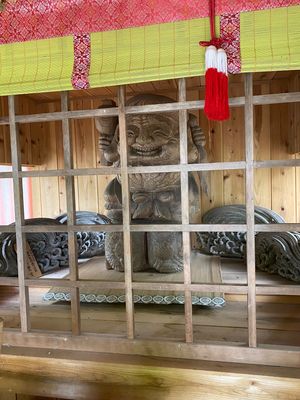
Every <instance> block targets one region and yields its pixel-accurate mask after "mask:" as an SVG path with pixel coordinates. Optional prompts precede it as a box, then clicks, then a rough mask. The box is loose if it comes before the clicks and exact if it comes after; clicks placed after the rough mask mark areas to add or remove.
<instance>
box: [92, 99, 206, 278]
mask: <svg viewBox="0 0 300 400" xmlns="http://www.w3.org/2000/svg"><path fill="white" fill-rule="evenodd" d="M171 102H173V100H172V99H170V98H167V97H163V96H158V95H137V96H134V97H132V98H131V99H130V100H129V101H128V103H127V105H129V106H136V105H145V104H162V103H171ZM110 106H111V107H113V106H115V103H114V102H112V101H105V102H104V103H103V105H102V106H101V107H110ZM126 124H127V135H128V165H130V166H146V165H167V164H168V165H170V164H178V163H179V162H180V152H179V120H178V113H174V112H173V113H172V112H168V113H155V114H141V115H140V114H139V115H128V116H127V118H126ZM187 125H188V126H187V128H188V161H189V163H195V162H199V161H203V159H204V158H205V150H204V145H205V137H204V135H203V133H202V131H201V129H200V128H199V126H198V124H197V120H196V117H195V116H194V115H193V114H188V122H187ZM96 128H97V130H98V132H99V148H100V151H101V153H102V157H104V161H105V162H106V164H107V165H114V166H119V163H120V156H119V127H118V118H117V117H99V118H96ZM129 187H130V207H131V219H132V223H134V224H135V223H143V224H145V223H153V224H159V223H181V201H180V198H181V195H180V193H181V189H180V173H178V172H168V173H147V174H131V175H130V179H129ZM198 190H199V189H198V186H197V183H196V179H195V177H194V176H192V174H190V176H189V202H190V222H191V223H193V222H194V223H195V222H198V220H197V212H198V211H199V204H198V202H199V192H198ZM105 207H106V209H107V211H108V212H107V215H108V217H109V218H110V219H111V220H112V222H113V223H122V194H121V177H120V176H117V177H116V178H115V179H113V180H112V181H111V182H110V183H109V184H108V186H107V188H106V191H105ZM131 238H132V239H131V240H132V266H133V271H143V270H146V269H149V268H154V269H155V270H157V271H158V272H162V273H168V272H177V271H181V270H182V269H183V259H182V235H181V233H180V232H149V233H143V232H134V233H133V234H132V235H131ZM105 256H106V265H107V268H108V269H115V270H117V271H124V263H123V237H122V233H119V232H116V233H107V235H106V241H105Z"/></svg>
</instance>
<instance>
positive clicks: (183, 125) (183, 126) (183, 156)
mask: <svg viewBox="0 0 300 400" xmlns="http://www.w3.org/2000/svg"><path fill="white" fill-rule="evenodd" d="M178 99H179V102H184V101H186V82H185V79H184V78H182V79H179V80H178ZM179 137H180V165H187V164H188V132H187V110H180V111H179ZM180 181H181V185H180V187H181V220H182V221H181V222H182V224H185V225H188V224H189V222H190V221H189V208H190V204H189V175H188V172H187V171H181V173H180ZM182 253H183V268H184V269H183V272H184V287H185V289H184V298H185V302H184V316H185V340H186V342H187V343H192V342H193V306H192V293H191V290H190V288H189V285H190V284H191V240H190V232H187V231H183V232H182Z"/></svg>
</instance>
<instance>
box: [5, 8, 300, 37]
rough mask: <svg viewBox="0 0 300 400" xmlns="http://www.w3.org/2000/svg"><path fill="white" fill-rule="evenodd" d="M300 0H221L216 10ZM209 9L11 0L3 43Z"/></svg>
mask: <svg viewBox="0 0 300 400" xmlns="http://www.w3.org/2000/svg"><path fill="white" fill-rule="evenodd" d="M297 4H300V0H230V1H229V0H216V15H222V14H236V13H239V12H242V11H253V10H260V9H265V8H273V7H287V6H291V5H297ZM208 15H209V1H208V0H84V1H83V0H7V2H6V3H5V9H4V11H2V12H0V43H11V42H22V41H27V40H37V39H47V38H50V37H59V36H68V35H74V34H85V33H86V32H101V31H109V30H117V29H124V28H131V27H139V26H145V25H153V24H162V23H166V22H174V21H180V20H189V19H193V18H202V17H207V16H208Z"/></svg>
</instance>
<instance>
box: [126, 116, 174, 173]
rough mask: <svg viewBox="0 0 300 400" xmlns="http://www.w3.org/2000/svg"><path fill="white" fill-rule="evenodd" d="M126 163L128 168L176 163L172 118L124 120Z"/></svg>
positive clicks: (130, 118)
mask: <svg viewBox="0 0 300 400" xmlns="http://www.w3.org/2000/svg"><path fill="white" fill-rule="evenodd" d="M127 135H128V147H129V153H128V159H129V160H128V161H129V164H130V165H132V166H136V165H159V164H177V163H178V162H179V126H178V119H177V120H176V116H174V115H172V114H167V115H166V114H164V115H162V114H152V115H151V114H149V115H133V116H129V117H128V118H127Z"/></svg>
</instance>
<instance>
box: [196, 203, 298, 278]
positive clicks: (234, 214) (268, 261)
mask: <svg viewBox="0 0 300 400" xmlns="http://www.w3.org/2000/svg"><path fill="white" fill-rule="evenodd" d="M254 219H255V223H256V224H276V223H284V219H283V218H282V217H281V216H280V215H278V214H277V213H275V212H274V211H272V210H269V209H266V208H263V207H255V213H254ZM203 223H204V224H230V223H232V224H244V223H246V210H245V206H244V205H230V206H224V207H217V208H213V209H212V210H210V211H208V212H207V213H206V214H204V216H203ZM196 236H197V240H198V245H199V249H200V251H201V252H203V253H206V254H214V255H220V256H223V257H237V258H245V256H246V239H247V238H246V233H243V232H197V235H196ZM255 263H256V267H257V268H258V269H260V270H263V271H266V272H269V273H271V274H278V275H280V276H282V277H284V278H286V279H289V280H292V281H295V282H300V233H297V232H268V233H264V232H260V233H257V234H256V236H255Z"/></svg>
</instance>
